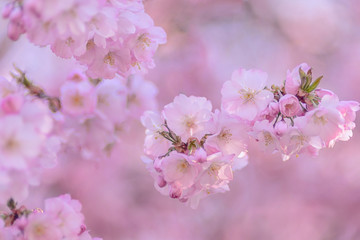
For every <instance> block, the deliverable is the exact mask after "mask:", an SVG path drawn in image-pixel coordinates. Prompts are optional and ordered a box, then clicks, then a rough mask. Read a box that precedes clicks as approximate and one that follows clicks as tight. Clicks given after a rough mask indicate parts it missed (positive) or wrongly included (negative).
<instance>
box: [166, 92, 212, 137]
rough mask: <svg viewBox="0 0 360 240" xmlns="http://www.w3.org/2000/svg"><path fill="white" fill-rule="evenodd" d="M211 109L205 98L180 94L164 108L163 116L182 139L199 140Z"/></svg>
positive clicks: (204, 129) (204, 131)
mask: <svg viewBox="0 0 360 240" xmlns="http://www.w3.org/2000/svg"><path fill="white" fill-rule="evenodd" d="M211 109H212V105H211V103H210V101H208V100H207V99H206V98H203V97H194V96H190V97H187V96H185V95H183V94H180V95H179V96H177V97H175V98H174V101H173V102H172V103H170V104H168V105H166V106H165V107H164V111H163V115H164V118H165V119H166V120H167V122H168V125H169V127H170V128H171V129H172V130H173V131H174V132H175V133H176V134H177V135H179V136H180V137H181V138H182V139H187V138H189V137H196V138H199V139H200V138H202V137H203V136H204V134H205V133H206V130H207V129H206V127H207V123H208V121H209V120H210V118H211Z"/></svg>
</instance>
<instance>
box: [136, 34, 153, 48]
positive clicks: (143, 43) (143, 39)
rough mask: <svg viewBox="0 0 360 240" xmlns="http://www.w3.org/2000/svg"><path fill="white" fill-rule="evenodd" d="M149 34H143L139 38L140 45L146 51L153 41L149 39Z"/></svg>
mask: <svg viewBox="0 0 360 240" xmlns="http://www.w3.org/2000/svg"><path fill="white" fill-rule="evenodd" d="M147 35H148V34H147V33H143V34H141V35H140V36H139V37H138V39H137V40H138V43H139V45H140V46H141V47H142V48H143V49H146V48H147V47H150V44H151V40H150V38H148V37H147Z"/></svg>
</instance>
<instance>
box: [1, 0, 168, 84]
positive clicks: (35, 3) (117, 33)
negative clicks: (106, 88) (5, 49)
mask: <svg viewBox="0 0 360 240" xmlns="http://www.w3.org/2000/svg"><path fill="white" fill-rule="evenodd" d="M3 17H4V18H8V19H9V25H8V35H9V37H10V38H11V39H13V40H17V39H18V38H19V36H20V35H21V34H24V33H26V34H27V37H28V38H29V40H30V41H31V42H32V43H34V44H36V45H39V46H48V45H50V46H51V49H52V51H53V52H54V53H55V54H56V55H57V56H59V57H63V58H72V57H73V58H75V59H77V60H78V61H79V63H80V64H83V65H86V66H87V67H88V70H87V72H86V73H87V75H88V76H90V77H92V78H106V79H111V78H114V77H115V74H116V73H118V74H120V75H122V76H125V77H127V76H128V75H129V74H132V73H134V72H139V71H142V72H146V70H147V69H149V68H153V67H154V66H155V64H154V60H153V55H154V53H155V51H156V50H157V48H158V45H159V44H163V43H165V42H166V34H165V32H164V30H163V29H162V28H160V27H156V26H154V22H153V20H152V19H151V17H150V16H149V15H147V14H146V13H145V11H144V6H143V3H142V1H141V0H10V2H9V3H8V4H7V5H6V6H5V8H4V10H3Z"/></svg>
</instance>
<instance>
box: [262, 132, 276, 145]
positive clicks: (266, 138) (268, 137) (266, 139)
mask: <svg viewBox="0 0 360 240" xmlns="http://www.w3.org/2000/svg"><path fill="white" fill-rule="evenodd" d="M263 134H264V142H265V146H269V145H270V144H272V143H273V141H274V139H273V137H272V136H271V134H270V133H269V132H264V133H263Z"/></svg>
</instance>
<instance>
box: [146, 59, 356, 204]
mask: <svg viewBox="0 0 360 240" xmlns="http://www.w3.org/2000/svg"><path fill="white" fill-rule="evenodd" d="M321 79H322V77H319V78H317V79H316V80H314V81H313V80H312V72H311V68H310V67H309V66H307V65H306V64H301V65H299V66H297V67H296V68H295V69H294V70H292V71H288V74H287V78H286V81H285V82H284V84H283V85H282V86H275V85H272V86H267V74H266V73H265V72H262V71H260V70H245V69H240V70H237V71H235V72H234V73H233V75H232V79H231V80H230V81H227V82H225V83H224V85H223V88H222V91H221V93H222V103H221V111H219V110H216V111H215V112H212V105H211V103H210V102H209V101H208V100H206V99H205V98H202V97H194V96H191V97H187V96H185V95H179V96H177V97H176V98H175V99H174V101H173V102H172V103H170V104H168V105H166V106H165V107H164V110H163V111H162V113H161V114H157V113H155V112H151V111H148V112H145V114H144V115H143V116H142V119H141V120H142V123H143V125H144V126H145V127H146V138H145V154H146V156H144V157H143V161H144V162H145V163H146V165H147V168H148V169H149V171H150V172H151V174H152V175H153V177H154V178H155V187H156V188H157V189H158V190H159V191H160V192H162V193H163V194H166V195H169V196H170V197H171V198H178V199H179V200H180V201H183V202H189V203H190V205H191V206H192V207H196V206H197V205H198V202H199V200H200V199H201V198H203V197H205V196H207V195H209V194H211V193H217V192H224V191H226V190H228V189H229V187H228V183H229V182H230V180H232V178H233V171H234V170H236V169H241V168H242V167H244V166H246V163H247V144H248V140H250V139H255V140H256V141H257V142H258V143H259V145H260V146H261V147H262V148H263V149H264V150H266V151H269V152H271V153H272V152H280V153H281V154H282V158H283V160H288V159H289V158H290V157H291V156H293V155H296V156H297V155H298V154H300V153H305V152H306V153H310V154H311V155H316V154H317V153H318V151H319V149H321V148H324V147H332V146H333V145H334V144H335V142H336V141H338V140H341V141H347V140H349V138H350V137H351V136H352V130H353V128H354V127H355V124H354V120H355V116H356V114H355V113H356V111H358V110H359V109H360V108H359V103H358V102H355V101H339V99H338V97H337V96H336V95H335V94H334V93H333V92H331V91H329V90H325V89H318V85H319V83H320V80H321Z"/></svg>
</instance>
